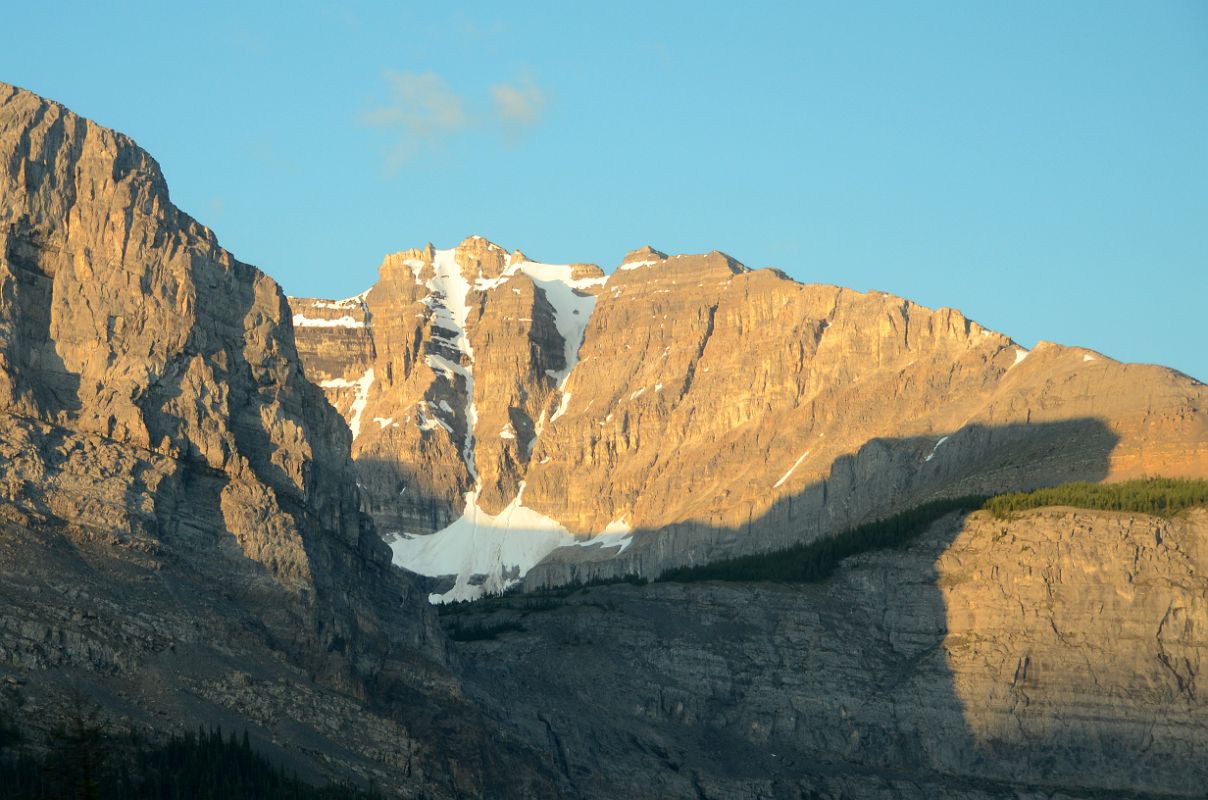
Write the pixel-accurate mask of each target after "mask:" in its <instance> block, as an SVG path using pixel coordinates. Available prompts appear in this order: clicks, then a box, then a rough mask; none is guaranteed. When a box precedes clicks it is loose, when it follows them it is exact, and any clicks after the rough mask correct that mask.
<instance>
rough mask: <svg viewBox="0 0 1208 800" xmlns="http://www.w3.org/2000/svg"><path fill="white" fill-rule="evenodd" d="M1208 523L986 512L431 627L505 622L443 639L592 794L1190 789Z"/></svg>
mask: <svg viewBox="0 0 1208 800" xmlns="http://www.w3.org/2000/svg"><path fill="white" fill-rule="evenodd" d="M1206 536H1208V512H1205V511H1204V510H1202V509H1197V510H1193V511H1191V512H1188V513H1187V514H1185V515H1183V516H1181V517H1178V518H1175V519H1169V520H1165V519H1158V518H1153V517H1147V516H1144V515H1136V514H1125V513H1112V512H1092V511H1084V510H1074V509H1060V508H1058V509H1042V510H1037V511H1031V512H1026V513H1024V514H1021V515H1019V516H1018V517H1017V518H1015V519H1012V520H1000V519H995V518H994V517H992V516H990V515H989V514H988V513H987V512H978V513H975V514H973V515H970V516H968V517H966V518H964V519H961V518H960V517H959V516H958V515H953V516H950V517H947V518H945V519H944V520H941V521H940V522H938V523H936V524H935V525H934V526H932V527H931V529H930V530H929V531H928V532H927V533H926V534H925V535H924V536H922V537H921V538H920V539H919V540H917V541H916V542H915V543H914V544H912V545H911V546H910V547H909V548H906V549H904V550H889V551H882V552H877V553H870V554H865V555H862V556H859V557H857V558H854V559H850V560H848V561H847V562H845V563H844V565H843V566H842V568H841V569H840V570H839V572H838V573H837V574H836V575H835V576H834V577H832V578H831V579H829V580H827V581H826V582H824V583H821V584H816V585H798V586H792V585H775V584H723V583H705V584H684V585H679V584H653V585H649V586H644V587H633V586H627V585H615V586H605V587H596V588H591V589H586V590H582V591H580V592H577V593H574V594H570V595H569V596H567V597H565V598H564V599H550V598H544V597H533V596H518V597H513V598H510V599H507V600H496V601H491V603H490V604H489V605H486V606H477V607H475V606H471V607H469V608H467V609H464V610H461V612H460V613H458V614H454V615H449V616H448V617H446V618H445V619H446V621H447V624H448V625H449V626H450V627H451V628H452V629H458V630H463V631H475V630H480V631H498V633H497V634H496V638H493V639H485V638H484V639H480V640H478V641H467V642H465V643H463V644H461V645H459V647H460V648H461V651H462V660H463V663H464V664H465V665H466V668H467V674H468V676H469V679H470V680H471V682H472V683H473V685H474V686H475V687H476V688H475V691H476V692H479V693H481V694H483V695H484V696H490V697H493V698H503V699H504V700H505V701H506V702H507V703H508V708H509V714H508V719H509V720H511V724H512V725H513V726H514V729H515V730H516V731H517V732H518V733H519V734H520V735H523V736H525V737H526V738H528V739H530V740H531V741H534V742H544V743H545V758H546V759H547V760H548V761H549V762H550V763H551V764H554V765H556V766H557V767H558V768H559V769H560V770H561V771H562V773H563V774H564V776H565V777H566V778H567V780H568V781H570V782H571V783H572V785H573V786H574V789H575V791H577V792H579V793H581V794H582V795H583V796H585V797H618V796H626V795H642V796H651V795H655V796H659V797H668V798H671V797H684V798H732V797H828V798H829V797H887V798H888V797H908V798H933V797H1012V798H1014V797H1036V798H1039V797H1088V796H1094V797H1106V796H1111V797H1120V796H1151V795H1152V796H1164V797H1165V796H1179V797H1183V796H1185V797H1192V796H1200V794H1202V791H1203V785H1204V781H1205V779H1208V767H1206V766H1205V764H1204V761H1203V759H1202V758H1201V757H1200V753H1202V752H1203V750H1204V748H1205V746H1208V738H1206V737H1208V704H1206V703H1205V701H1204V698H1203V697H1202V696H1201V695H1200V694H1199V691H1200V690H1199V687H1198V682H1197V681H1198V675H1199V673H1200V671H1201V669H1202V667H1203V664H1204V659H1205V657H1206V656H1208V649H1206V648H1208V641H1205V637H1204V636H1203V634H1202V631H1203V630H1204V628H1205V625H1208V616H1206V615H1208V604H1206V602H1205V598H1206V597H1208V583H1206V581H1205V575H1208V549H1205V545H1204V542H1205V539H1206ZM476 609H477V610H476ZM463 638H469V637H463Z"/></svg>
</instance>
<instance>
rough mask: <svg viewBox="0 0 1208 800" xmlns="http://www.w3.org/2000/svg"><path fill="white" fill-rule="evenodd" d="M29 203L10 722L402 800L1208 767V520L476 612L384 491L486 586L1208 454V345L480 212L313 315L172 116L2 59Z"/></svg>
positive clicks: (1158, 778) (1040, 792)
mask: <svg viewBox="0 0 1208 800" xmlns="http://www.w3.org/2000/svg"><path fill="white" fill-rule="evenodd" d="M0 199H2V202H0V256H2V261H0V390H2V391H0V464H2V466H3V470H2V471H0V605H2V609H0V610H2V611H3V613H2V614H0V731H6V732H7V728H8V726H9V725H11V724H14V723H15V724H17V725H18V726H19V727H20V728H21V730H22V731H23V732H24V733H25V734H26V735H27V736H28V737H29V739H30V741H37V740H38V739H39V738H40V737H42V736H44V735H45V734H46V733H47V732H48V731H49V730H51V729H52V728H54V727H55V726H56V725H58V724H60V723H62V722H64V721H65V720H70V719H71V715H72V714H73V713H78V711H79V708H80V704H81V703H87V704H89V705H91V706H95V707H96V708H98V709H99V710H100V712H101V714H102V717H103V719H104V720H105V721H106V724H107V725H108V726H110V729H111V730H112V731H114V732H116V733H119V734H120V733H125V732H127V731H136V732H139V733H141V734H143V735H145V736H151V737H154V736H157V735H162V734H163V733H165V732H167V731H181V730H193V729H195V728H196V727H198V726H200V725H214V724H221V725H222V726H223V727H224V728H225V729H226V730H228V731H231V730H236V731H237V730H242V729H247V730H248V731H249V733H250V735H251V740H252V744H253V746H254V747H255V748H256V749H257V750H260V751H262V752H265V753H267V754H268V755H270V757H271V758H272V759H273V760H274V761H275V762H277V763H281V764H284V765H286V766H287V767H289V768H292V769H297V770H299V771H300V772H301V773H302V774H303V775H304V776H305V777H307V778H308V779H313V780H316V781H320V782H321V781H322V780H324V779H329V778H335V779H339V780H341V781H354V782H360V783H362V784H365V783H368V782H371V781H372V782H373V783H374V785H375V786H376V788H377V789H379V790H380V791H382V792H383V793H385V794H386V795H387V796H394V797H433V798H446V797H450V798H451V797H491V798H496V797H500V798H507V797H518V798H538V797H540V798H544V797H584V798H592V797H613V796H619V795H620V796H623V795H632V794H636V795H640V796H647V795H652V794H653V795H658V796H665V797H686V798H698V799H699V798H733V797H749V798H755V797H790V796H791V797H803V796H804V797H811V798H813V797H819V798H839V797H853V796H855V797H885V798H890V797H895V798H896V797H940V798H944V797H984V798H991V797H993V798H1007V797H1012V798H1020V797H1027V798H1041V797H1044V798H1067V797H1096V796H1098V797H1102V796H1105V795H1110V796H1121V795H1123V796H1138V797H1147V796H1152V797H1171V796H1176V797H1180V796H1197V795H1198V794H1202V787H1203V785H1204V779H1205V777H1206V776H1205V774H1204V773H1205V767H1204V762H1203V759H1202V758H1200V757H1199V754H1200V753H1201V752H1202V751H1203V749H1204V745H1205V741H1204V739H1205V734H1204V731H1205V730H1206V726H1205V724H1204V723H1205V720H1204V706H1203V704H1202V703H1201V701H1200V695H1199V694H1198V689H1197V686H1198V683H1197V681H1198V674H1199V672H1200V671H1201V668H1202V661H1203V652H1204V649H1205V643H1204V642H1203V636H1202V631H1204V630H1206V629H1208V625H1206V623H1205V621H1204V619H1203V617H1204V613H1205V608H1204V598H1205V597H1206V596H1208V587H1206V586H1204V585H1203V584H1204V578H1203V576H1204V575H1205V574H1206V565H1205V563H1204V561H1205V557H1206V556H1205V551H1204V547H1203V546H1202V544H1203V541H1204V534H1205V529H1206V528H1208V521H1206V519H1205V512H1204V511H1203V510H1202V509H1192V510H1191V511H1189V512H1185V513H1184V514H1182V515H1179V516H1177V517H1174V518H1172V519H1160V518H1155V517H1149V516H1146V515H1143V514H1122V513H1110V512H1094V511H1084V510H1075V509H1052V508H1050V509H1042V510H1039V511H1030V512H1026V513H1024V514H1021V515H1019V516H1018V517H1017V518H1014V519H1011V520H998V519H994V518H992V517H990V516H988V515H986V514H973V515H971V516H967V517H957V516H953V517H949V518H946V519H944V520H941V521H940V522H939V523H937V524H936V525H933V526H932V527H931V528H929V529H928V531H926V532H925V533H924V535H922V536H921V537H920V538H919V539H918V540H916V541H915V542H914V543H913V544H912V545H910V546H909V547H908V548H904V549H901V550H893V551H880V552H873V553H866V554H864V555H861V556H858V557H856V558H853V559H849V560H848V561H847V562H845V563H844V564H843V565H842V566H841V568H840V569H839V570H838V572H837V574H836V575H835V576H834V577H833V578H831V579H829V580H828V581H827V582H825V583H823V584H817V585H809V586H780V585H770V584H735V585H719V584H693V585H675V584H656V585H653V586H645V587H629V586H605V587H596V588H591V589H586V590H583V591H574V592H571V591H565V592H563V593H561V594H562V596H557V595H549V596H532V595H521V596H515V597H507V598H503V599H501V600H495V601H491V603H490V604H469V606H468V607H458V608H457V609H454V613H453V614H450V615H448V616H445V617H441V618H439V619H438V617H437V616H436V614H435V612H434V611H433V609H432V608H431V607H430V606H429V605H428V604H427V602H425V601H426V597H425V594H426V593H427V592H426V589H422V588H421V587H420V586H419V585H417V583H416V582H415V581H414V580H412V578H411V577H410V576H408V575H407V574H406V573H404V572H403V571H402V570H399V569H396V568H393V567H392V566H391V564H390V558H391V551H390V549H389V548H387V546H386V545H384V544H383V543H382V541H381V540H380V537H379V532H378V529H377V528H376V527H375V525H374V520H373V518H374V517H376V519H377V520H379V521H380V522H382V523H383V528H382V530H383V531H384V532H389V531H391V530H411V529H410V528H404V527H387V526H391V525H394V526H403V525H414V526H416V528H415V529H416V530H424V528H422V527H421V526H423V525H427V526H428V529H434V530H436V529H439V530H444V531H445V533H444V534H443V535H437V536H428V537H415V538H412V539H406V538H403V537H402V536H401V535H398V536H396V538H395V540H394V542H393V543H392V544H393V551H394V555H396V556H397V554H398V553H399V552H400V550H403V551H405V550H406V548H408V547H412V548H416V549H417V551H419V552H421V553H422V554H423V555H424V556H425V557H427V558H429V563H432V564H437V563H438V562H439V561H440V559H447V562H446V563H452V564H454V565H455V566H456V567H457V570H455V571H453V572H449V573H447V574H450V575H454V574H455V575H456V577H457V578H458V579H460V580H461V583H460V586H458V585H456V584H455V585H454V589H455V590H456V589H458V588H460V589H462V590H465V591H466V592H467V593H468V592H470V591H471V590H472V589H473V588H474V587H475V586H476V585H477V584H476V583H475V581H476V580H477V578H476V575H483V576H485V577H484V581H489V580H495V581H496V585H503V584H506V583H507V582H509V581H512V580H515V579H517V578H519V577H520V575H519V573H520V572H521V571H522V570H521V567H520V566H519V565H522V564H530V565H531V571H529V573H528V575H527V580H528V581H529V582H530V583H531V584H532V585H539V583H541V582H546V583H558V582H562V581H565V580H570V579H574V578H582V577H591V576H593V575H607V574H616V573H617V572H618V571H629V570H634V569H637V570H639V571H643V572H648V573H651V574H653V573H654V572H657V571H658V570H659V569H661V568H662V566H664V565H670V564H674V563H682V561H683V560H684V559H685V558H695V557H698V555H699V557H700V558H702V559H703V558H713V557H716V556H717V555H720V554H726V553H730V552H736V551H741V550H742V549H743V548H745V547H752V546H758V547H774V546H776V545H777V544H778V543H782V542H787V541H793V540H797V539H800V538H802V537H810V536H814V535H819V534H820V533H823V532H826V531H828V530H831V529H833V528H835V527H836V526H842V525H845V524H846V522H848V521H851V520H859V519H863V518H866V517H868V516H870V515H877V514H884V513H886V512H887V511H889V510H892V509H894V508H896V507H899V506H904V505H910V504H913V503H914V502H916V501H917V500H918V499H919V498H923V497H930V496H935V495H939V494H945V493H953V494H956V493H966V492H975V491H981V490H982V489H983V488H986V487H989V488H991V489H992V490H994V491H998V490H1000V489H1002V488H1010V487H1012V486H1024V485H1031V484H1034V483H1055V482H1058V481H1060V480H1065V479H1069V478H1072V477H1087V478H1091V479H1096V480H1100V479H1109V480H1110V479H1115V478H1118V477H1124V476H1130V475H1134V474H1141V473H1145V472H1163V473H1166V474H1172V475H1178V474H1185V475H1197V474H1198V475H1200V476H1203V475H1205V474H1208V471H1205V470H1204V469H1203V457H1204V456H1203V454H1204V441H1205V439H1204V411H1203V409H1204V406H1203V403H1202V399H1203V386H1202V385H1200V384H1198V383H1197V382H1195V381H1192V380H1190V379H1188V378H1186V377H1185V376H1180V375H1178V374H1177V373H1172V372H1170V371H1169V370H1163V369H1161V368H1156V367H1144V366H1135V365H1121V364H1116V363H1114V362H1111V361H1110V360H1108V359H1105V358H1103V357H1101V356H1097V355H1095V354H1092V353H1089V352H1087V351H1081V350H1077V349H1070V348H1060V347H1057V346H1044V347H1038V348H1036V349H1035V350H1033V351H1032V352H1031V353H1028V354H1024V353H1023V352H1022V349H1021V348H1018V346H1017V345H1014V344H1012V343H1011V342H1010V340H1008V339H1006V337H1002V336H1000V335H998V334H994V333H992V332H985V331H983V330H982V329H981V328H980V326H977V325H976V323H972V322H970V321H968V320H967V319H965V318H964V317H962V316H960V315H959V314H957V313H956V312H951V311H945V310H940V311H929V310H927V309H921V308H919V307H917V306H913V305H911V304H908V303H906V301H899V300H896V299H895V298H891V297H889V296H886V295H881V294H877V293H868V294H859V293H854V292H849V291H848V290H842V289H837V288H835V287H810V286H799V285H797V284H793V283H792V282H789V281H787V279H785V278H784V277H783V276H780V275H778V274H776V273H774V272H771V271H767V270H755V271H750V270H746V269H745V268H743V267H741V266H740V265H738V264H737V263H736V262H734V261H733V260H732V259H729V258H727V257H725V256H722V255H720V254H710V255H708V256H698V257H678V258H677V257H666V256H664V255H663V254H661V253H657V252H656V251H653V250H644V251H640V252H637V253H635V254H633V255H631V257H630V258H628V259H626V262H625V264H624V265H623V266H626V267H628V268H627V269H622V270H618V272H617V274H616V275H614V276H604V275H603V274H602V273H601V272H600V271H599V270H597V269H595V268H594V267H589V266H574V265H571V266H562V267H558V266H551V265H543V264H538V263H535V262H532V261H530V260H529V259H528V258H526V257H524V256H523V254H517V253H507V252H505V251H503V250H502V248H497V247H493V246H492V245H490V243H487V242H485V241H484V240H480V239H472V240H469V241H468V243H466V244H464V246H463V247H460V248H455V249H454V250H451V251H438V250H435V249H434V248H425V249H424V250H417V251H409V252H407V253H404V254H399V255H398V256H394V257H390V258H388V259H387V260H386V263H384V264H383V281H381V282H380V283H379V284H378V286H375V287H374V289H372V290H370V291H369V292H368V293H366V294H365V295H363V296H361V297H358V298H352V299H351V300H349V301H338V302H337V301H310V302H308V303H302V302H299V301H295V302H294V303H293V304H292V307H290V306H289V305H287V302H286V299H285V298H284V296H283V295H282V292H281V290H280V288H279V287H278V286H277V285H276V283H275V282H273V281H272V280H271V279H269V278H268V277H267V276H265V275H264V274H263V273H261V272H260V271H259V270H257V269H255V268H254V267H251V266H250V265H247V264H243V263H242V262H239V261H238V260H237V259H235V258H234V257H233V256H231V255H230V254H229V253H227V252H226V251H225V250H223V249H222V248H221V247H220V246H219V245H218V243H217V241H216V239H215V237H214V236H213V234H212V233H211V232H210V231H208V230H207V229H205V228H204V227H203V226H201V225H199V224H198V223H197V222H196V221H194V220H192V219H191V218H190V217H188V216H187V215H185V214H184V213H183V212H181V211H179V210H178V209H176V208H175V207H174V206H173V205H172V203H171V201H170V198H169V196H168V194H167V188H166V186H165V185H164V182H163V179H162V176H161V175H160V172H159V169H158V167H157V166H156V165H155V162H154V161H153V160H152V159H151V157H150V156H149V155H147V154H146V153H145V152H143V151H142V150H141V149H139V148H138V147H137V146H136V145H135V144H134V143H133V142H132V141H131V140H129V139H128V138H127V137H124V136H122V135H120V134H116V133H114V132H112V131H107V130H105V129H103V128H100V127H99V126H96V125H95V124H93V123H90V122H88V121H87V120H83V119H81V118H79V117H78V116H76V115H74V114H72V113H71V112H70V111H68V110H67V109H64V108H63V107H62V106H59V105H57V104H55V103H52V102H49V101H46V100H43V99H42V98H39V97H37V96H35V95H33V94H31V93H29V92H25V91H22V90H19V89H16V88H14V87H10V86H7V85H5V84H0ZM706 278H707V279H708V280H706ZM794 287H797V288H794ZM576 311H578V312H579V313H577V314H576V313H575V312H576ZM588 311H590V314H588V313H587V312H588ZM299 317H300V318H299ZM773 331H775V332H778V333H777V335H775V336H773V335H770V334H771V332H773ZM295 337H296V338H295ZM580 337H581V341H579V339H580ZM576 342H578V343H577V344H576ZM572 345H574V346H572ZM303 367H305V371H306V374H307V375H309V376H310V377H311V378H312V379H313V380H314V381H315V382H317V383H318V384H319V385H320V387H321V390H320V388H316V387H315V386H314V385H312V384H311V382H309V381H308V380H305V379H304V376H303ZM324 384H326V385H324ZM323 393H326V394H327V396H328V397H330V398H331V399H332V400H333V403H334V405H335V406H336V408H337V409H338V412H337V411H336V410H334V409H333V408H331V407H330V406H329V405H328V403H326V402H324V400H323ZM409 398H410V399H409ZM338 414H342V415H343V416H344V418H345V420H347V422H346V423H342V422H341V421H340V418H339V416H338ZM610 417H611V418H610ZM396 426H397V427H396ZM353 434H356V435H355V439H354V437H353ZM487 434H490V435H489V436H488V435H487ZM505 434H507V435H505ZM404 445H405V446H406V447H413V448H414V453H413V455H412V456H411V457H409V458H404V457H403V455H404V452H405V451H404V450H402V449H401V448H402V447H403V446H404ZM350 448H351V449H352V452H353V453H354V454H355V455H356V461H353V460H352V459H351V458H350ZM358 481H359V482H360V483H361V484H363V486H361V487H358V486H357V485H356V484H357V482H358ZM400 484H401V485H400ZM400 491H401V494H400ZM591 492H595V493H596V496H597V499H596V502H597V504H598V507H596V508H594V509H593V507H592V506H591V505H590V504H589V503H590V502H591ZM646 493H653V497H650V498H648V497H647V494H646ZM417 495H418V496H419V499H418V500H411V499H407V500H406V502H402V501H400V500H399V498H409V497H415V496H417ZM467 495H469V496H470V503H469V504H468V505H464V504H465V502H466V501H465V498H466V496H467ZM459 503H461V504H463V505H459ZM360 505H363V506H364V507H365V508H367V509H368V510H369V511H370V512H371V514H372V517H371V516H370V515H367V514H364V513H362V512H360V511H359V510H358V506H360ZM467 508H468V509H469V513H467ZM450 523H452V524H450ZM610 526H611V529H610ZM597 530H603V531H605V533H603V534H601V535H600V536H597V537H596V538H595V539H594V540H589V541H587V542H586V543H584V542H583V541H581V540H576V539H575V537H574V535H573V534H572V531H576V532H585V531H597ZM450 532H451V533H450ZM517 534H519V535H517ZM459 537H460V538H459ZM551 542H552V544H553V545H554V546H553V547H552V549H551ZM408 543H410V544H408ZM467 543H468V545H469V546H464V545H466V544H467ZM516 543H519V545H520V546H519V547H517V544H516ZM449 544H454V545H459V546H461V547H460V548H459V547H448V545H449ZM480 544H483V545H486V546H485V547H479V546H478V545H480ZM572 544H573V545H583V544H585V546H569V545H572ZM558 545H567V546H558ZM493 548H497V549H493ZM505 548H515V549H518V550H519V551H520V552H519V556H518V557H516V556H514V554H513V551H509V550H506V549H505ZM467 553H468V554H470V555H471V556H473V557H480V558H481V560H480V561H479V562H477V563H471V564H470V569H469V570H462V569H461V568H462V567H463V566H465V563H466V562H465V561H463V560H462V559H463V558H464V557H465V556H466V554H467ZM442 568H443V567H442ZM440 574H446V573H440ZM441 620H443V621H444V624H445V625H448V626H449V628H450V630H453V628H454V626H458V627H460V626H469V627H467V628H466V629H467V630H469V631H471V632H473V631H474V630H475V628H474V627H473V626H474V625H479V626H481V627H480V628H479V629H478V630H481V631H482V632H484V635H482V636H481V637H478V638H477V639H475V640H473V641H460V642H458V641H451V640H450V638H449V637H447V636H446V635H445V633H444V630H443V628H442V625H441V624H440V621H441ZM455 638H458V639H462V640H467V639H472V638H473V637H466V636H459V637H455ZM8 743H9V742H8V741H7V740H0V747H2V746H7V744H8ZM4 755H5V754H4V753H0V756H4Z"/></svg>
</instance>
